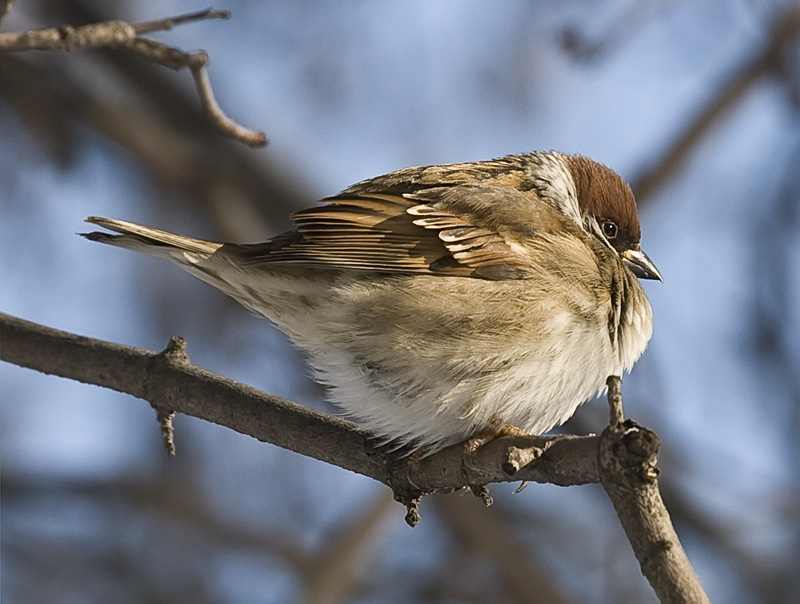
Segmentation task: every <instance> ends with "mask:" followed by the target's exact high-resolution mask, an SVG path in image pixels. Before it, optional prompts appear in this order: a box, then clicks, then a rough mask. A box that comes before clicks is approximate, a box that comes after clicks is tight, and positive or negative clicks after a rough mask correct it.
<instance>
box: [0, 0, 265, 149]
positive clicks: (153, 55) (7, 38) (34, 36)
mask: <svg viewBox="0 0 800 604" xmlns="http://www.w3.org/2000/svg"><path fill="white" fill-rule="evenodd" d="M229 16H230V13H228V12H225V11H217V10H213V9H208V10H205V11H199V12H195V13H188V14H185V15H180V16H177V17H169V18H166V19H158V20H155V21H143V22H141V23H134V24H130V23H126V22H125V21H119V20H114V21H104V22H102V23H92V24H90V25H84V26H81V27H72V26H70V25H65V26H63V27H60V28H49V29H39V30H32V31H28V32H23V33H19V32H11V33H0V51H7V52H14V51H22V50H50V51H60V52H67V51H70V50H73V49H77V48H92V47H94V48H96V47H110V48H127V49H128V50H131V51H133V52H135V53H137V54H138V55H139V56H141V57H143V58H145V59H147V60H149V61H151V62H153V63H158V64H159V65H163V66H165V67H169V68H171V69H183V68H187V67H188V68H189V70H190V71H191V73H192V77H193V78H194V81H195V85H196V87H197V92H198V94H199V96H200V102H201V104H202V107H203V111H204V112H205V114H206V116H208V118H209V120H210V121H211V123H212V124H214V126H216V128H217V130H218V132H219V133H220V134H222V135H223V136H228V137H230V138H235V139H237V140H240V141H242V142H243V143H245V144H247V145H249V146H251V147H263V146H264V145H266V144H267V136H266V134H264V133H263V132H258V131H256V130H251V129H250V128H246V127H244V126H242V125H240V124H237V123H236V122H235V121H233V120H232V119H231V118H230V117H228V116H227V115H226V114H225V112H224V111H222V108H221V107H220V106H219V104H218V103H217V101H216V98H215V96H214V92H213V90H212V88H211V82H210V80H209V77H208V72H207V71H206V65H207V64H208V55H207V54H206V53H205V52H202V51H198V52H192V53H184V52H183V51H181V50H179V49H177V48H173V47H171V46H168V45H166V44H164V43H162V42H158V41H156V40H150V39H149V38H142V37H140V36H139V34H142V33H149V32H153V31H159V30H169V29H171V28H173V27H175V26H176V25H182V24H184V23H189V22H191V21H198V20H201V19H227V18H228V17H229Z"/></svg>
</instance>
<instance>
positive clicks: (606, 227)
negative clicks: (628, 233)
mask: <svg viewBox="0 0 800 604" xmlns="http://www.w3.org/2000/svg"><path fill="white" fill-rule="evenodd" d="M602 226H603V235H605V236H606V239H616V237H617V234H618V233H619V227H618V226H617V225H616V223H614V222H611V221H610V220H607V221H606V222H604V223H603V225H602Z"/></svg>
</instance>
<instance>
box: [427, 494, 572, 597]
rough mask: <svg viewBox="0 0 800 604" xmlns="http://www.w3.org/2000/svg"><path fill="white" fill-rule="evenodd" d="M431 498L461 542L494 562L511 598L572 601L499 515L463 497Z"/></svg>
mask: <svg viewBox="0 0 800 604" xmlns="http://www.w3.org/2000/svg"><path fill="white" fill-rule="evenodd" d="M434 501H435V503H436V504H437V505H438V506H439V507H440V508H441V510H442V511H443V512H444V513H443V514H442V520H444V521H445V522H446V523H447V524H449V525H450V527H451V529H452V530H453V533H454V534H456V535H458V536H460V538H461V540H462V541H463V545H464V546H465V547H466V548H468V549H471V550H474V551H477V552H480V553H481V554H483V555H484V556H486V557H487V558H489V559H490V560H492V561H493V562H494V565H495V567H496V568H497V570H498V571H499V572H500V574H501V575H502V577H503V579H504V581H503V585H504V586H505V588H506V590H507V591H508V593H509V595H510V599H511V601H513V602H520V603H522V602H525V603H526V604H569V602H571V601H572V600H569V599H568V598H567V596H566V595H564V594H562V593H561V592H560V591H559V589H558V586H557V585H556V584H555V583H554V581H553V579H552V577H551V576H550V573H548V572H547V571H545V570H544V569H543V568H542V567H541V566H540V565H539V564H537V563H536V560H532V559H531V555H530V553H529V552H528V550H527V549H526V548H524V547H522V546H521V545H520V544H519V541H518V540H517V539H515V538H514V537H515V535H514V529H513V528H512V527H511V526H509V525H508V524H507V523H506V522H505V521H504V518H503V517H502V516H498V515H496V514H495V515H489V514H481V511H482V510H481V509H480V507H479V506H478V505H476V504H475V502H474V501H472V500H469V499H466V498H464V497H436V498H435V499H434Z"/></svg>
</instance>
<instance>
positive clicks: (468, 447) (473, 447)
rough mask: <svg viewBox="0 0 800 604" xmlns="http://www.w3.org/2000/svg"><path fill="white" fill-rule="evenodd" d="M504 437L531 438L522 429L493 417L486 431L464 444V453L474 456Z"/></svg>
mask: <svg viewBox="0 0 800 604" xmlns="http://www.w3.org/2000/svg"><path fill="white" fill-rule="evenodd" d="M503 436H530V434H528V433H527V432H525V431H524V430H523V429H522V428H519V427H517V426H513V425H511V424H509V423H507V422H504V421H502V420H500V419H498V418H496V417H493V418H492V419H491V421H490V422H489V425H488V426H487V427H486V428H485V429H484V430H481V431H480V432H478V433H477V434H476V435H474V436H473V437H472V438H470V439H469V440H467V441H465V442H464V451H465V452H466V453H469V454H473V453H475V452H476V451H477V450H478V449H480V448H481V447H482V446H483V445H485V444H487V443H490V442H492V441H493V440H494V439H495V438H501V437H503Z"/></svg>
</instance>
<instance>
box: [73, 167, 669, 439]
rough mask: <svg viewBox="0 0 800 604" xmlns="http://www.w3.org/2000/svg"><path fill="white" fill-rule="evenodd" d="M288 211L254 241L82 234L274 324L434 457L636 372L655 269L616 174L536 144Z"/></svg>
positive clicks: (544, 426) (364, 419) (336, 381)
mask: <svg viewBox="0 0 800 604" xmlns="http://www.w3.org/2000/svg"><path fill="white" fill-rule="evenodd" d="M323 204H324V205H321V206H318V207H315V208H311V209H307V210H303V211H300V212H297V213H296V214H294V215H293V216H292V218H293V220H294V223H295V227H294V229H293V230H291V231H289V232H287V233H284V234H282V235H279V236H277V237H275V238H274V239H272V240H270V241H267V242H265V243H259V244H250V245H237V244H231V243H214V242H209V241H202V240H199V239H192V238H189V237H183V236H180V235H174V234H172V233H167V232H164V231H160V230H156V229H152V228H148V227H143V226H139V225H136V224H132V223H128V222H122V221H118V220H111V219H107V218H98V217H90V218H87V221H88V222H91V223H94V224H97V225H99V226H102V227H104V228H107V229H110V230H112V231H116V232H117V233H121V234H119V235H111V234H107V233H99V232H94V233H88V234H86V235H85V236H86V237H87V238H89V239H91V240H93V241H101V242H103V243H110V244H112V245H117V246H120V247H125V248H129V249H133V250H136V251H140V252H145V253H147V254H151V255H155V256H162V257H165V258H169V259H170V260H172V261H174V262H175V263H177V264H178V265H179V266H180V267H181V268H183V269H184V270H186V271H188V272H189V273H191V274H193V275H195V276H196V277H198V278H200V279H202V280H203V281H206V282H208V283H210V284H211V285H213V286H214V287H217V288H219V289H220V290H222V291H223V292H225V293H226V294H228V295H230V296H232V297H233V298H235V299H236V300H238V301H239V302H241V303H242V304H243V305H244V306H246V307H247V308H249V309H250V310H252V311H254V312H255V313H257V314H259V315H261V316H263V317H266V318H267V319H269V320H270V321H272V322H273V323H274V324H275V325H277V327H278V328H279V329H281V330H282V331H283V332H284V333H286V335H287V336H288V337H289V338H290V339H291V340H292V341H293V342H294V343H295V344H296V345H297V346H298V347H299V348H301V349H303V350H305V351H306V352H307V353H308V355H309V362H310V364H311V366H312V368H313V370H314V375H315V377H316V379H318V380H319V381H320V382H322V383H324V384H327V385H328V386H329V387H330V388H329V392H330V398H331V400H332V401H333V402H334V403H336V404H337V405H338V406H339V407H340V408H341V409H343V410H344V412H345V413H346V414H347V415H349V416H350V417H352V418H353V419H355V420H356V421H358V422H359V423H361V424H362V425H363V427H364V428H365V429H366V430H368V431H369V432H371V433H372V434H373V435H375V436H376V437H377V438H378V439H380V440H381V441H382V442H385V443H391V444H393V445H395V446H397V447H401V446H405V445H410V446H412V447H415V448H420V447H424V450H425V451H426V452H433V451H435V450H437V449H439V448H441V447H444V446H446V445H449V444H453V443H456V442H459V441H463V440H466V439H469V438H472V437H475V436H476V435H483V434H487V433H488V434H494V435H496V434H502V433H507V432H509V431H511V432H514V431H516V430H517V429H519V430H521V431H524V432H527V433H541V432H544V431H547V430H549V429H550V428H552V427H554V426H557V425H559V424H561V423H563V422H564V421H566V420H567V419H568V418H569V417H570V416H572V415H573V413H575V410H576V409H577V408H578V406H579V405H580V404H581V403H583V402H584V401H586V400H588V399H589V398H591V397H592V396H594V395H595V394H596V393H598V392H600V391H602V390H603V389H604V388H605V382H606V378H607V377H608V376H609V375H621V373H622V372H623V371H629V370H630V369H631V367H632V366H633V364H634V363H635V362H636V360H637V359H638V358H639V356H640V355H641V354H642V352H643V351H644V349H645V347H646V346H647V342H648V341H649V339H650V336H651V334H652V330H653V322H652V311H651V308H650V304H649V302H648V300H647V296H646V295H645V293H644V290H643V288H642V286H641V285H640V283H639V281H638V279H639V278H641V279H659V280H660V279H661V275H660V274H659V272H658V270H657V269H656V267H655V266H654V265H653V263H652V262H651V261H650V259H649V258H648V257H647V255H646V254H645V253H644V252H643V251H642V250H641V248H640V246H639V239H640V228H639V218H638V214H637V209H636V202H635V200H634V197H633V194H632V192H631V189H630V187H629V186H628V185H627V184H626V183H625V181H624V180H622V178H621V177H620V176H619V175H618V174H616V173H615V172H613V171H612V170H610V169H609V168H607V167H606V166H603V165H601V164H598V163H596V162H594V161H592V160H590V159H588V158H585V157H582V156H579V155H564V154H561V153H555V152H537V153H526V154H521V155H511V156H508V157H504V158H501V159H495V160H491V161H483V162H474V163H461V164H447V165H438V166H428V167H416V168H406V169H404V170H398V171H396V172H392V173H391V174H386V175H384V176H378V177H376V178H372V179H370V180H365V181H363V182H360V183H358V184H356V185H353V186H352V187H350V188H349V189H347V190H345V191H344V192H342V193H341V194H339V195H336V196H335V197H330V198H327V199H324V200H323Z"/></svg>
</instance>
